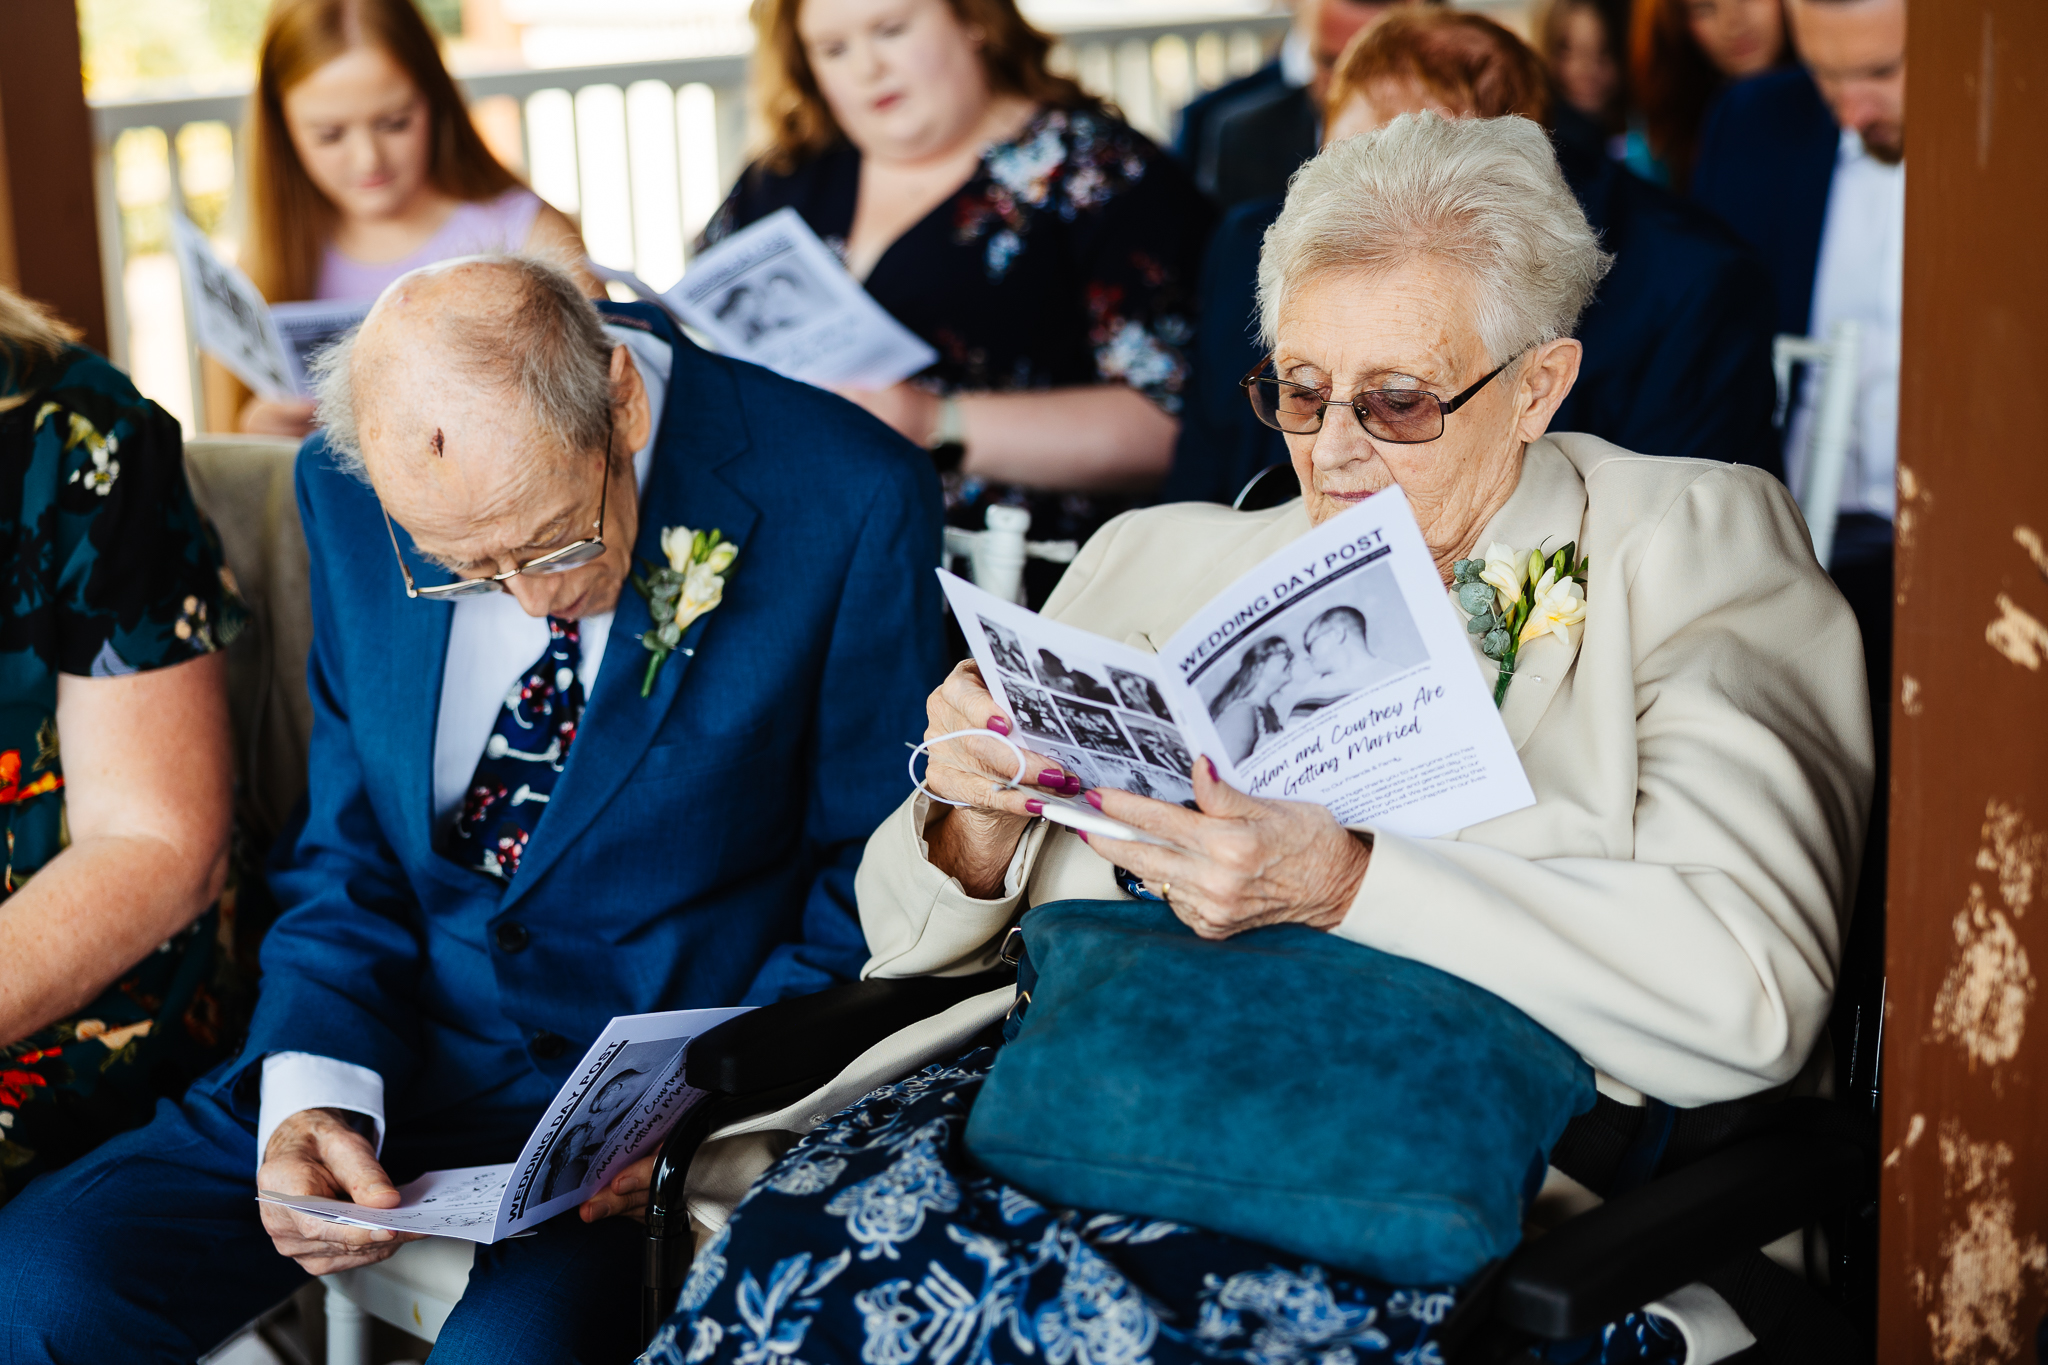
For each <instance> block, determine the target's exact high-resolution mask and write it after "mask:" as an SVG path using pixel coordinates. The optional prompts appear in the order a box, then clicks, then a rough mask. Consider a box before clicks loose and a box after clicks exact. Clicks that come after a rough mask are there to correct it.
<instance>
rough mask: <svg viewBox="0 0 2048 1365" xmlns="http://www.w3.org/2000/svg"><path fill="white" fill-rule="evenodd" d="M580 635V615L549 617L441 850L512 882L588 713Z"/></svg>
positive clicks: (507, 699) (464, 863)
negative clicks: (538, 649) (542, 647)
mask: <svg viewBox="0 0 2048 1365" xmlns="http://www.w3.org/2000/svg"><path fill="white" fill-rule="evenodd" d="M580 641H581V636H580V634H579V632H578V631H577V628H576V623H575V622H574V621H563V620H560V619H558V618H556V617H553V616H550V617H549V618H548V647H547V650H546V652H544V653H543V654H542V655H541V656H540V658H539V659H537V660H535V661H534V663H533V665H532V667H530V668H528V669H527V670H526V671H525V672H524V673H522V674H520V675H519V681H517V682H515V683H513V684H512V689H511V690H510V691H509V692H507V693H506V694H505V704H504V705H503V706H502V707H500V708H499V710H498V723H497V724H496V725H495V726H493V727H492V729H491V738H490V740H489V741H488V742H487V743H486V744H485V745H484V756H483V758H482V759H481V760H479V761H478V763H477V765H476V776H474V777H472V778H470V779H469V791H468V793H467V794H466V795H465V796H464V797H463V798H462V810H461V812H460V813H459V814H457V815H456V817H455V825H454V827H453V828H452V829H451V830H450V831H449V835H448V847H447V848H445V849H444V850H442V851H443V853H444V854H445V855H446V856H447V857H448V858H450V859H452V860H453V861H455V862H457V863H460V864H461V865H462V866H464V867H466V868H469V869H470V870H471V871H473V872H481V873H483V874H484V875H485V876H487V877H494V878H496V879H497V880H499V881H501V882H506V881H510V880H512V878H513V876H514V875H515V874H516V873H517V872H518V871H519V859H520V858H521V857H522V856H523V855H524V854H525V852H526V841H527V839H528V838H529V837H531V836H532V834H533V827H534V826H535V825H536V824H538V823H539V822H540V817H541V812H542V811H544V810H546V809H547V808H548V798H549V797H550V796H551V795H552V794H553V793H554V790H555V782H556V781H557V780H558V779H559V778H560V777H561V776H562V769H563V768H564V767H565V766H566V765H567V764H568V762H569V746H570V745H572V744H574V743H575V742H576V724H577V722H578V721H580V720H581V719H582V718H583V681H582V679H580V678H578V677H577V676H576V665H577V663H578V662H579V661H580V660H581V658H582V653H583V651H582V647H581V643H580Z"/></svg>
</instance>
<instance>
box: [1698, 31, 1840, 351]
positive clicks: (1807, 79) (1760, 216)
mask: <svg viewBox="0 0 2048 1365" xmlns="http://www.w3.org/2000/svg"><path fill="white" fill-rule="evenodd" d="M1841 139H1842V133H1841V129H1840V128H1838V127H1837V126H1836V124H1835V119H1834V115H1832V114H1830V113H1829V112H1828V107H1827V105H1826V104H1825V103H1824V102H1822V100H1821V97H1820V91H1819V90H1817V89H1815V88H1814V84H1813V78H1812V77H1811V76H1809V75H1807V74H1806V69H1805V68H1804V67H1798V66H1794V67H1787V68H1785V69H1784V70H1780V71H1770V72H1766V73H1765V74H1763V75H1761V76H1752V77H1751V78H1750V79H1748V80H1746V81H1739V82H1737V83H1736V84H1734V85H1731V86H1729V87H1728V89H1727V90H1725V91H1723V92H1722V94H1721V97H1720V98H1719V99H1718V100H1716V101H1715V102H1714V106H1713V108H1711V109H1710V110H1708V111H1707V120H1706V123H1705V125H1704V126H1703V127H1702V128H1701V130H1700V152H1699V160H1698V162H1697V163H1696V164H1695V165H1694V167H1693V173H1692V197H1693V200H1694V201H1695V202H1696V203H1698V204H1700V205H1702V206H1703V207H1705V208H1707V209H1710V210H1711V211H1713V212H1714V213H1716V214H1718V215H1719V216H1720V217H1721V218H1722V220H1723V221H1725V222H1726V223H1727V224H1728V225H1729V226H1730V227H1732V228H1734V229H1735V232H1736V235H1738V236H1740V237H1741V238H1742V240H1744V241H1745V242H1748V243H1749V244H1750V245H1751V246H1752V247H1754V248H1756V251H1757V253H1758V254H1759V255H1761V256H1762V257H1763V259H1764V263H1765V265H1766V266H1767V267H1768V268H1769V270H1770V273H1771V284H1772V287H1773V290H1774V292H1775V295H1776V309H1775V320H1776V327H1777V330H1778V331H1780V332H1791V333H1794V334H1795V335H1800V336H1803V335H1805V334H1806V329H1807V321H1808V319H1809V318H1810V317H1811V316H1812V313H1813V276H1814V272H1815V271H1816V270H1817V269H1819V267H1820V234H1821V226H1822V223H1823V222H1824V220H1825V219H1826V217H1827V210H1828V189H1829V187H1830V186H1831V185H1833V183H1834V178H1835V156H1836V152H1837V150H1838V149H1839V148H1840V146H1841Z"/></svg>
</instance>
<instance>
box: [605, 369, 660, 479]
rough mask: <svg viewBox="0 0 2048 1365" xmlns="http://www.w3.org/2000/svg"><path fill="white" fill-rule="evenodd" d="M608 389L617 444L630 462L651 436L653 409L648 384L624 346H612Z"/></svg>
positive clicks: (652, 432)
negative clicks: (610, 390)
mask: <svg viewBox="0 0 2048 1365" xmlns="http://www.w3.org/2000/svg"><path fill="white" fill-rule="evenodd" d="M611 386H612V413H613V418H612V420H613V422H614V423H615V424H616V430H615V435H616V438H617V445H618V446H619V448H620V449H621V450H622V451H623V452H624V453H625V455H626V456H627V457H628V458H629V459H630V458H631V456H632V453H633V452H634V451H636V450H638V449H639V448H640V447H641V446H644V445H646V444H647V438H648V437H650V436H652V435H653V434H654V431H653V425H654V410H653V408H652V406H651V405H650V404H649V403H648V401H647V385H646V384H645V383H644V382H643V381H642V380H641V378H640V367H639V366H638V365H635V364H634V363H633V352H632V350H631V349H630V348H628V347H627V346H625V345H624V344H623V343H622V344H620V345H617V346H614V347H612V365H611Z"/></svg>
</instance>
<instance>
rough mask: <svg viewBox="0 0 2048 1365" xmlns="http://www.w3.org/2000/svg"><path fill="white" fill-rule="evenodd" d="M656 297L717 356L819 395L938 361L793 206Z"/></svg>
mask: <svg viewBox="0 0 2048 1365" xmlns="http://www.w3.org/2000/svg"><path fill="white" fill-rule="evenodd" d="M614 278H616V276H614ZM633 287H635V288H636V289H644V288H645V286H641V285H638V284H634V286H633ZM659 297H660V299H661V301H662V302H664V303H666V304H667V305H668V306H669V308H670V309H672V310H673V311H674V312H675V313H676V314H677V315H678V316H679V317H681V318H682V320H683V321H684V322H686V323H688V324H689V325H690V326H691V327H692V328H694V329H696V330H697V331H698V332H701V333H703V334H704V335H705V336H706V337H708V338H710V340H711V343H712V344H713V345H714V346H716V347H717V348H718V350H720V351H721V352H723V353H724V354H726V355H732V356H738V357H739V358H740V359H741V360H751V361H753V362H754V363H755V364H756V365H762V366H766V367H767V368H768V369H771V370H774V371H776V372H777V373H779V374H785V375H788V376H789V377H790V378H791V379H801V380H802V381H804V382H805V383H806V384H816V385H819V386H820V387H822V388H832V387H835V386H846V387H850V388H856V389H886V388H888V387H889V386H890V385H891V384H894V383H896V382H897V381H898V380H903V379H908V378H909V377H910V376H911V375H914V374H916V373H917V372H918V371H919V370H922V369H924V368H925V367H926V366H928V365H930V364H931V363H932V362H934V361H936V360H937V359H938V358H939V353H938V352H937V351H934V350H933V349H932V348H931V347H930V346H928V345H926V344H925V343H924V341H923V340H922V339H921V338H920V337H919V336H918V335H917V334H916V333H915V332H913V331H911V330H910V329H909V328H908V327H905V326H904V325H903V324H902V323H900V322H898V321H897V320H896V319H895V318H893V317H891V316H890V315H889V313H888V312H887V310H885V309H884V308H883V307H882V305H881V304H879V303H876V302H875V300H874V298H873V297H872V296H871V295H869V293H868V292H867V290H865V289H863V288H861V287H860V282H859V281H857V280H855V279H854V278H853V276H851V275H849V274H848V273H847V272H846V267H845V266H844V265H842V264H840V262H839V258H838V257H836V256H834V255H833V254H832V252H831V249H830V248H828V247H827V246H826V245H825V244H824V243H823V242H822V241H819V240H818V234H817V233H815V232H812V231H811V229H810V227H809V225H808V224H806V223H805V222H804V220H803V219H802V218H801V217H800V216H799V215H798V214H797V211H796V210H795V209H778V210H777V211H776V212H774V213H771V214H769V215H768V216H767V217H766V218H763V219H762V220H761V221H760V222H758V223H751V224H749V225H748V226H746V227H744V228H742V229H740V230H739V231H738V232H735V233H734V234H733V235H732V236H730V237H727V238H726V239H725V240H724V241H722V242H720V243H719V244H718V245H717V246H714V247H712V248H711V249H710V250H708V251H706V252H704V253H703V254H702V255H700V256H698V257H697V259H696V260H694V261H692V262H691V263H690V269H689V271H688V273H686V274H685V275H684V276H683V278H682V279H681V281H680V282H678V283H677V284H676V286H675V287H674V288H673V289H670V290H669V291H668V292H667V293H666V294H662V295H660V296H659Z"/></svg>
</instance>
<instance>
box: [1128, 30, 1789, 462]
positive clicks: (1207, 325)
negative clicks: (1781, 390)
mask: <svg viewBox="0 0 2048 1365" xmlns="http://www.w3.org/2000/svg"><path fill="white" fill-rule="evenodd" d="M1375 71H1382V72H1386V71H1391V72H1401V73H1412V72H1417V71H1419V72H1421V73H1422V77H1421V81H1422V85H1420V86H1418V85H1417V84H1416V79H1415V78H1414V77H1413V76H1412V75H1409V76H1406V77H1405V78H1396V79H1392V80H1387V79H1384V78H1383V77H1381V76H1375V75H1373V74H1372V73H1373V72H1375ZM1362 85H1363V86H1371V87H1372V89H1373V91H1374V93H1375V95H1376V98H1375V99H1373V100H1370V101H1368V100H1366V99H1364V98H1363V94H1362V92H1361V90H1360V87H1361V86H1362ZM1425 87H1426V88H1425ZM1335 88H1336V93H1337V101H1338V105H1339V107H1338V108H1337V110H1336V121H1335V122H1334V123H1333V126H1332V128H1331V132H1332V135H1333V136H1339V137H1341V136H1346V135H1349V134H1350V133H1355V132H1362V131H1365V129H1366V128H1367V127H1371V126H1377V125H1378V124H1379V123H1382V122H1385V121H1387V120H1388V119H1391V118H1392V117H1393V116H1394V115H1395V114H1397V113H1401V112H1405V111H1407V110H1409V109H1411V108H1415V107H1425V106H1426V107H1430V108H1435V109H1438V110H1449V111H1451V112H1454V113H1459V114H1465V115H1475V114H1486V115H1500V114H1507V113H1521V114H1524V115H1527V116H1533V117H1535V118H1536V119H1537V120H1538V121H1539V122H1549V113H1550V106H1549V100H1548V96H1547V76H1546V74H1545V72H1544V70H1543V68H1542V65H1541V62H1540V59H1539V58H1538V57H1537V56H1536V54H1535V53H1534V52H1533V51H1531V50H1530V49H1529V48H1528V46H1527V45H1526V44H1524V43H1523V42H1522V41H1521V40H1520V39H1518V38H1516V37H1515V36H1514V35H1513V34H1512V33H1509V32H1508V31H1507V30H1506V29H1504V28H1501V27H1500V26H1499V25H1498V24H1495V23H1493V22H1492V21H1490V20H1487V19H1484V18H1482V17H1479V16H1476V15H1470V14H1460V13H1455V12H1452V11H1448V10H1439V9H1430V10H1424V11H1421V12H1414V11H1410V12H1407V13H1403V14H1400V15H1396V16H1391V17H1389V18H1387V19H1386V20H1384V21H1383V22H1382V23H1381V24H1380V25H1379V26H1378V27H1376V28H1374V29H1373V30H1372V32H1371V34H1370V36H1368V37H1367V38H1366V39H1364V40H1362V41H1361V43H1360V45H1359V47H1358V48H1357V49H1355V50H1354V51H1353V52H1351V53H1350V54H1348V56H1347V60H1346V61H1345V63H1344V69H1343V71H1342V72H1341V73H1339V74H1338V77H1337V79H1336V81H1335ZM1480 92H1484V93H1480ZM1354 95H1357V96H1358V97H1357V98H1354ZM1418 100H1420V103H1418V102H1417V101H1418ZM1367 106H1369V107H1370V111H1371V116H1370V118H1368V119H1366V120H1365V121H1364V122H1363V123H1359V122H1357V120H1358V118H1359V115H1358V113H1357V111H1359V110H1360V109H1362V108H1366V107H1367ZM1570 116H1571V111H1569V110H1565V111H1562V112H1561V115H1560V119H1559V122H1558V123H1557V124H1556V126H1554V128H1553V133H1552V140H1553V142H1554V144H1555V146H1556V148H1557V154H1558V161H1559V164H1560V166H1561V167H1562V169H1563V170H1564V174H1565V179H1566V181H1567V183H1569V184H1570V185H1571V187H1572V192H1573V193H1574V194H1575V195H1576V196H1577V197H1578V200H1579V204H1580V206H1581V207H1582V208H1583V209H1584V210H1585V211H1586V216H1587V218H1588V219H1589V220H1590V221H1591V223H1592V226H1593V230H1594V231H1595V232H1596V233H1598V234H1599V235H1600V238H1601V243H1602V245H1603V246H1605V247H1606V249H1607V250H1608V251H1609V252H1611V253H1613V255H1614V257H1615V263H1614V268H1613V269H1612V270H1611V271H1610V272H1609V274H1608V276H1607V278H1606V279H1605V280H1604V281H1602V283H1601V286H1600V291H1599V293H1598V294H1597V295H1595V297H1594V300H1593V303H1592V306H1591V307H1589V308H1588V309H1587V310H1586V313H1585V315H1584V316H1583V317H1582V318H1581V319H1580V321H1579V329H1578V333H1577V335H1578V337H1579V340H1580V341H1581V342H1583V343H1584V345H1585V356H1584V360H1583V362H1582V363H1581V366H1580V370H1579V378H1578V382H1577V383H1576V384H1574V385H1573V387H1572V391H1571V393H1570V394H1569V395H1568V396H1567V397H1566V399H1565V402H1564V405H1563V406H1562V407H1560V408H1559V409H1558V412H1557V415H1556V416H1555V417H1554V418H1553V419H1552V420H1551V424H1550V425H1551V429H1552V430H1554V431H1583V432H1588V433H1590V434H1592V435H1595V436H1599V437H1602V438H1604V439H1606V440H1609V441H1612V442H1614V443H1615V444H1616V445H1619V446H1624V447H1626V448H1627V449H1630V450H1635V451H1640V452H1642V453H1644V454H1648V455H1684V456H1698V457H1701V458H1705V459H1713V460H1729V461H1735V462H1739V463H1743V464H1752V465H1756V466H1758V467H1760V468H1763V469H1766V470H1768V471H1770V472H1771V473H1773V474H1776V473H1778V472H1779V471H1780V464H1779V458H1778V442H1777V435H1776V432H1775V431H1774V430H1773V428H1772V425H1771V408H1772V402H1773V396H1774V389H1773V383H1772V378H1771V304H1770V297H1771V293H1770V287H1769V282H1768V280H1767V279H1766V278H1765V275H1764V272H1763V267H1762V264H1761V262H1759V261H1758V260H1757V259H1756V256H1755V254H1754V253H1753V252H1752V251H1750V250H1749V249H1748V248H1747V247H1746V246H1745V245H1744V244H1743V243H1742V242H1741V241H1740V240H1739V239H1737V238H1736V237H1735V235H1734V234H1733V233H1731V232H1730V231H1729V230H1728V229H1727V228H1726V227H1725V226H1723V225H1722V224H1721V223H1719V222H1717V221H1715V220H1714V219H1713V217H1712V216H1711V215H1710V214H1707V213H1705V212H1703V211H1701V210H1700V209H1698V208H1696V207H1695V206H1693V205H1690V204H1687V203H1685V202H1683V201H1682V200H1679V199H1677V198H1676V197H1674V196H1673V195H1671V194H1670V193H1668V192H1666V191H1664V190H1662V189H1659V188H1658V187H1657V186H1655V185H1651V184H1649V183H1647V182H1645V181H1643V180H1640V179H1638V178H1637V177H1635V176H1634V175H1631V174H1630V173H1629V172H1628V171H1627V170H1625V169H1624V168H1622V167H1621V166H1620V165H1618V164H1617V163H1615V162H1614V161H1612V160H1610V159H1609V158H1608V157H1607V156H1606V154H1605V152H1604V149H1603V148H1602V146H1601V142H1602V139H1601V136H1600V134H1599V131H1598V130H1597V129H1594V128H1592V127H1590V125H1588V126H1585V127H1584V128H1583V129H1581V128H1580V127H1579V126H1577V125H1575V124H1573V123H1571V122H1568V121H1567V120H1569V118H1570ZM1580 122H1581V123H1583V122H1584V121H1583V120H1580ZM1281 203H1282V200H1281V199H1280V198H1278V197H1274V198H1270V199H1264V200H1255V201H1251V202H1248V203H1244V204H1240V205H1238V206H1237V207H1236V208H1234V209H1232V210H1231V211H1230V212H1229V213H1228V214H1226V215H1225V217H1224V220H1223V223H1222V225H1221V226H1220V227H1219V228H1218V229H1217V232H1216V235H1215V237H1213V238H1212V239H1211V240H1210V244H1209V252H1208V255H1207V257H1206V258H1205V259H1204V261H1203V267H1202V281H1201V291H1202V292H1201V316H1202V319H1203V326H1202V328H1201V330H1200V332H1199V334H1198V335H1197V337H1196V339H1195V345H1194V351H1193V356H1192V366H1191V369H1192V373H1191V375H1190V379H1189V384H1188V389H1187V401H1186V407H1185V410H1184V412H1183V415H1182V422H1181V433H1180V438H1179V443H1178V445H1177V446H1176V448H1175V452H1174V466H1173V470H1172V472H1171V473H1170V474H1169V475H1168V476H1167V480H1166V482H1165V484H1164V485H1163V486H1162V487H1161V489H1160V492H1159V495H1158V496H1159V500H1160V501H1163V502H1177V501H1190V500H1196V501H1208V502H1229V501H1231V500H1232V498H1233V497H1235V496H1236V494H1237V492H1238V491H1239V490H1240V489H1241V488H1243V487H1244V485H1245V483H1246V482H1247V481H1248V480H1249V479H1250V478H1251V477H1252V476H1253V475H1254V474H1256V473H1257V472H1258V471H1259V470H1261V469H1263V468H1266V467H1267V466H1268V465H1271V464H1275V463H1280V462H1284V461H1285V460H1286V459H1287V447H1286V443H1285V440H1284V439H1283V438H1282V437H1281V435H1280V433H1279V432H1277V431H1274V430H1272V429H1271V428H1269V427H1266V426H1263V425H1261V424H1260V423H1259V421H1258V419H1257V418H1256V417H1254V416H1253V414H1252V410H1251V404H1250V403H1249V402H1247V401H1246V398H1245V395H1244V392H1243V391H1242V389H1240V388H1239V386H1238V381H1239V379H1240V377H1241V376H1243V375H1244V374H1245V373H1246V371H1248V370H1249V369H1250V368H1251V367H1252V366H1253V365H1254V364H1256V363H1257V362H1258V361H1259V358H1260V356H1261V355H1263V354H1264V351H1263V349H1262V348H1261V346H1260V345H1259V342H1258V339H1257V325H1256V323H1257V319H1256V316H1255V313H1256V308H1255V301H1254V294H1255V292H1256V288H1257V282H1258V261H1259V248H1260V243H1261V241H1262V240H1263V238H1264V236H1265V231H1266V229H1267V228H1268V227H1269V226H1271V224H1272V222H1273V220H1274V219H1275V218H1276V217H1278V216H1279V213H1280V206H1281Z"/></svg>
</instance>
